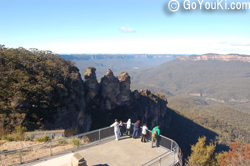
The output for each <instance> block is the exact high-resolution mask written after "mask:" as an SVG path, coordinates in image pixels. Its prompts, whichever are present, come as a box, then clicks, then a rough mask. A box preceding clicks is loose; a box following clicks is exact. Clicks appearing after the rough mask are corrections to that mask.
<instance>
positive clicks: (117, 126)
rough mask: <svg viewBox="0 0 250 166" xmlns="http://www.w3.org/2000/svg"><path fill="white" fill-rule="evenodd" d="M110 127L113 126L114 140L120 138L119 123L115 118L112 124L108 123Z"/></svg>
mask: <svg viewBox="0 0 250 166" xmlns="http://www.w3.org/2000/svg"><path fill="white" fill-rule="evenodd" d="M110 127H114V133H115V140H116V141H118V140H119V139H120V136H119V133H120V129H119V123H118V121H117V119H115V122H114V123H113V124H112V125H110Z"/></svg>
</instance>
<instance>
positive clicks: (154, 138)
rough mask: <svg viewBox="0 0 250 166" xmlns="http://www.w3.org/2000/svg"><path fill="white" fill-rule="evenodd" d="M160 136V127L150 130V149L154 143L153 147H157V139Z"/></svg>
mask: <svg viewBox="0 0 250 166" xmlns="http://www.w3.org/2000/svg"><path fill="white" fill-rule="evenodd" d="M159 135H160V126H159V125H158V126H155V127H154V128H153V130H152V145H151V147H152V148H153V144H154V142H155V147H157V146H158V145H157V139H158V136H159Z"/></svg>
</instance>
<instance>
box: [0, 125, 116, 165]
mask: <svg viewBox="0 0 250 166" xmlns="http://www.w3.org/2000/svg"><path fill="white" fill-rule="evenodd" d="M113 135H114V129H113V128H111V127H105V128H101V129H98V130H93V131H90V132H86V133H82V134H78V135H75V136H71V137H67V138H63V139H58V140H53V141H50V142H46V143H42V144H37V145H33V146H28V147H24V148H21V149H15V150H10V151H3V152H0V163H1V164H0V165H1V166H5V165H18V164H22V163H27V162H31V161H34V160H38V159H41V158H44V157H48V156H52V155H55V154H59V153H61V152H65V151H69V150H74V149H78V148H79V147H82V146H85V145H90V143H93V142H97V141H101V140H104V139H106V138H108V137H112V136H113Z"/></svg>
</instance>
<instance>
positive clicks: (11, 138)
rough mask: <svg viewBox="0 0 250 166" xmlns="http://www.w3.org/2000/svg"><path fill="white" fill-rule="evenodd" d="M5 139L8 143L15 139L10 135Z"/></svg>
mask: <svg viewBox="0 0 250 166" xmlns="http://www.w3.org/2000/svg"><path fill="white" fill-rule="evenodd" d="M5 139H6V141H8V142H11V141H15V138H14V137H13V136H11V135H8V136H6V138H5Z"/></svg>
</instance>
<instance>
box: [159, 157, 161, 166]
mask: <svg viewBox="0 0 250 166" xmlns="http://www.w3.org/2000/svg"><path fill="white" fill-rule="evenodd" d="M159 166H161V157H160V158H159Z"/></svg>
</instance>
